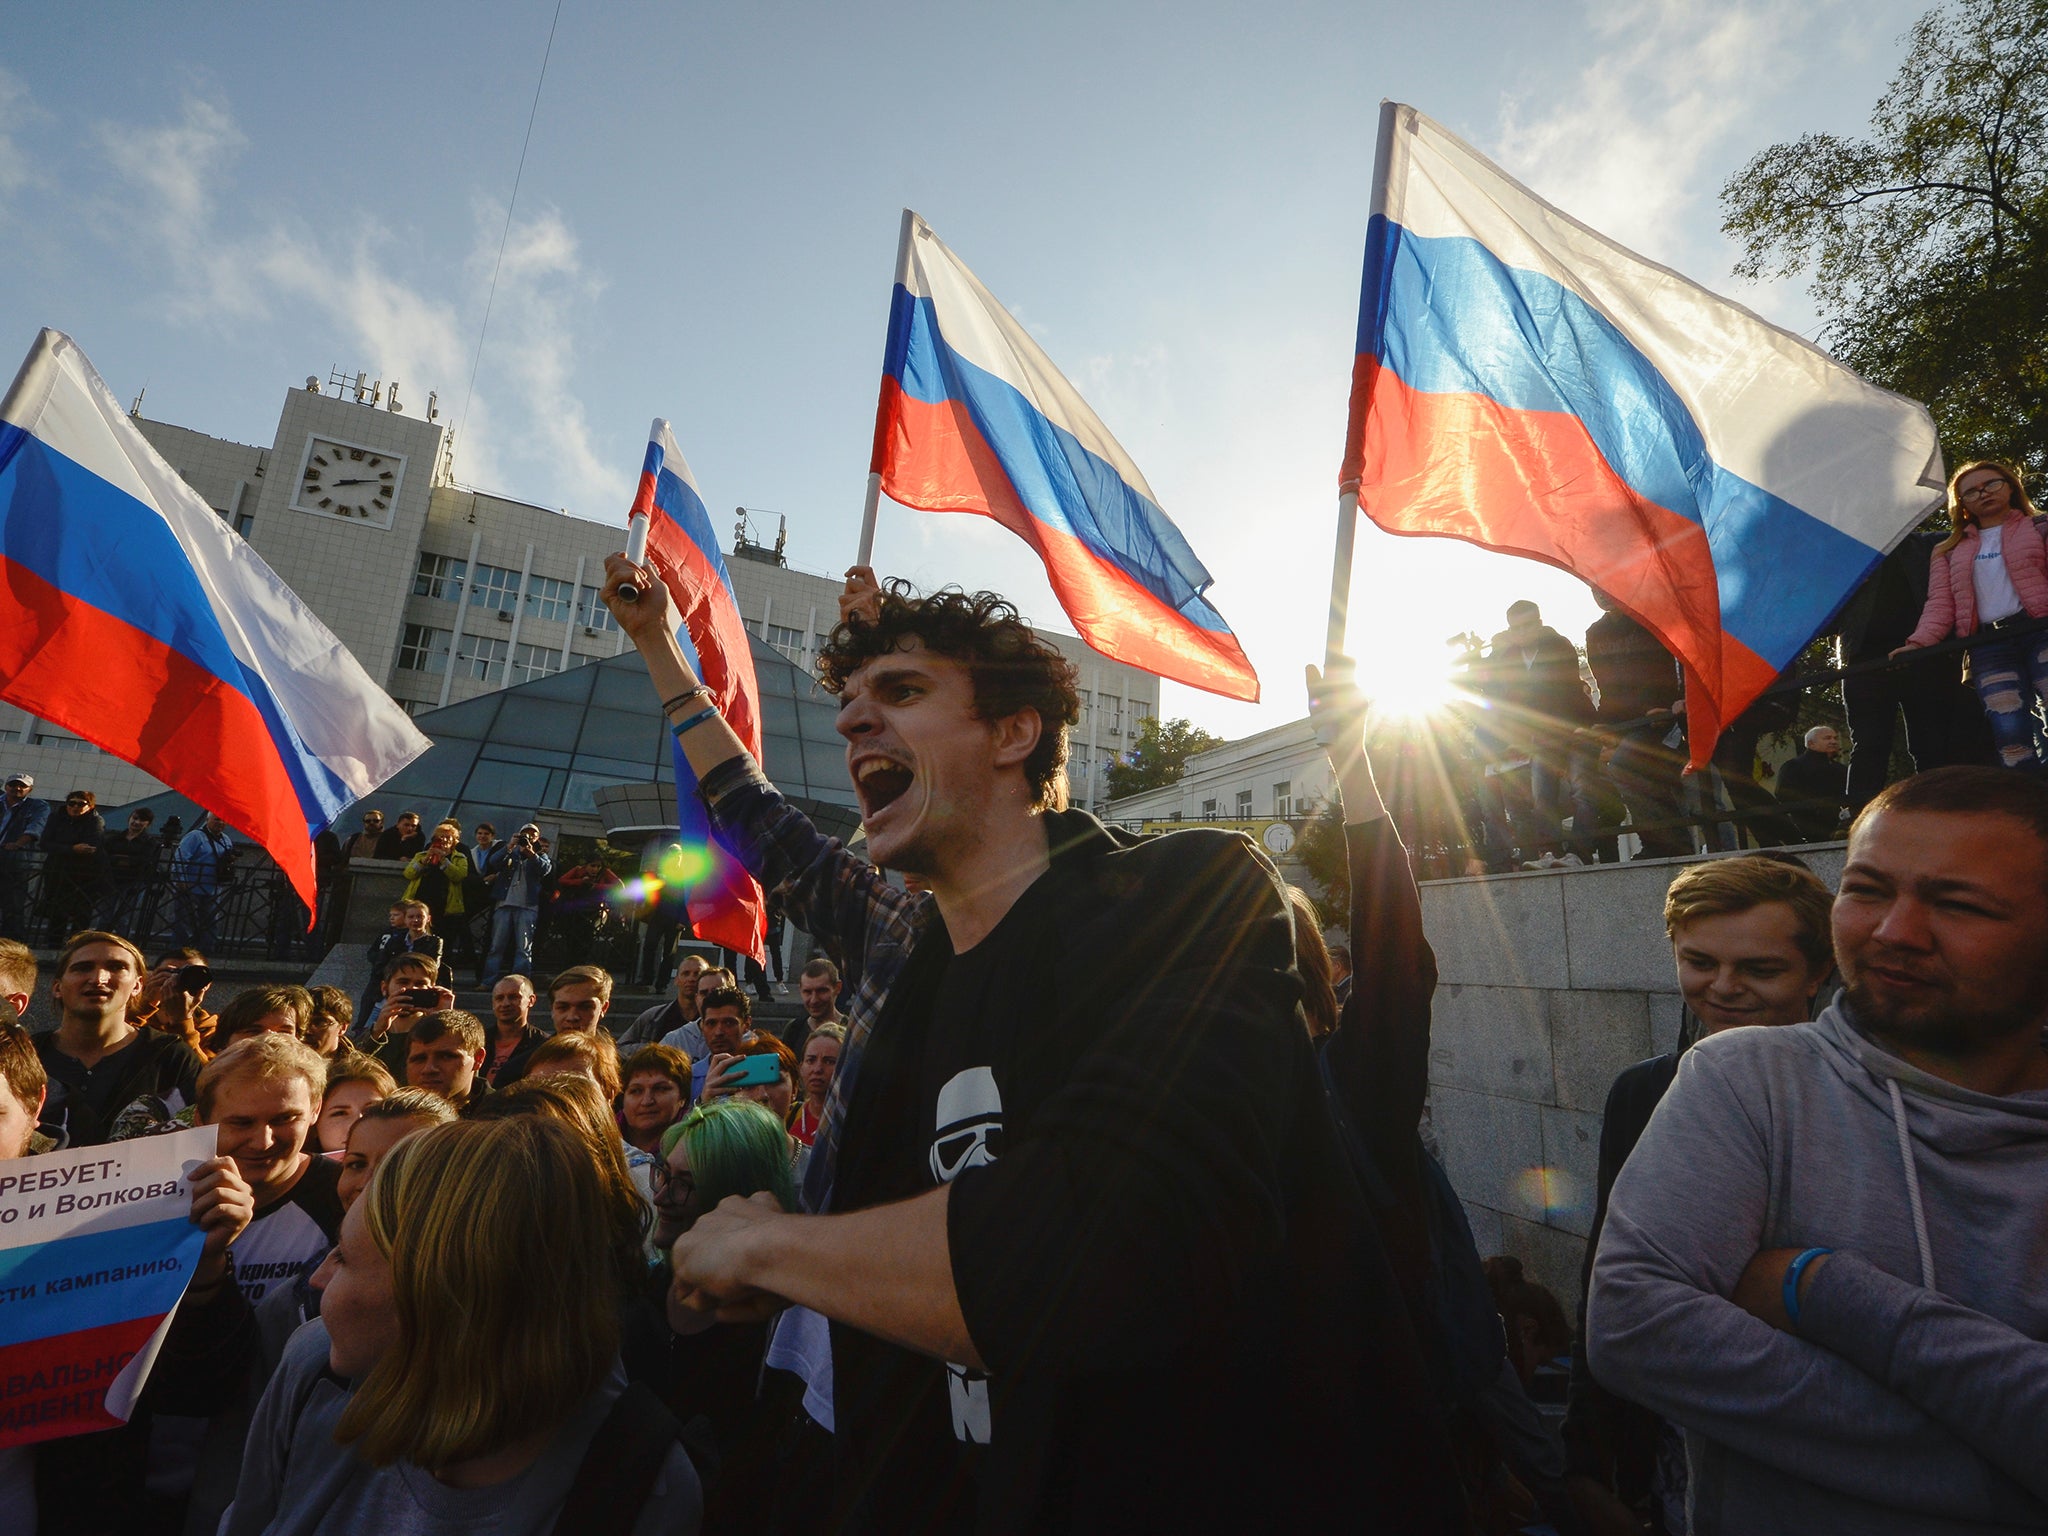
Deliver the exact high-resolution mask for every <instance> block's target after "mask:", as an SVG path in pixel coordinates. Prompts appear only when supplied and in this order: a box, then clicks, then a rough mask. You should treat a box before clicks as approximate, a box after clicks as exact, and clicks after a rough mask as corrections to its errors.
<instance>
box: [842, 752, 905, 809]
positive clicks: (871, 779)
mask: <svg viewBox="0 0 2048 1536" xmlns="http://www.w3.org/2000/svg"><path fill="white" fill-rule="evenodd" d="M914 777H915V776H914V775H913V774H912V773H911V771H910V770H909V769H908V768H905V767H903V766H902V765H901V764H898V763H891V762H887V761H884V760H883V759H881V758H879V757H872V758H869V759H868V760H867V761H866V762H865V763H862V764H861V766H860V772H859V775H858V777H857V778H856V779H855V781H854V788H855V789H856V790H857V791H858V792H859V794H860V809H861V815H862V817H863V818H864V819H865V818H868V817H872V816H874V815H876V814H877V813H879V812H881V811H884V810H886V809H887V808H888V807H890V806H891V805H894V804H895V803H896V802H897V801H898V800H900V799H902V798H903V795H904V793H905V791H907V790H908V789H909V788H910V786H911V783H912V781H913V779H914Z"/></svg>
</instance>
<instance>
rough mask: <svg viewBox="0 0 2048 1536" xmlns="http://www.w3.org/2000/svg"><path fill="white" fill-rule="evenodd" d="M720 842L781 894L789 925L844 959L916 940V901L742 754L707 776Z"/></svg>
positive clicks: (706, 797)
mask: <svg viewBox="0 0 2048 1536" xmlns="http://www.w3.org/2000/svg"><path fill="white" fill-rule="evenodd" d="M698 794H699V796H700V797H701V798H702V799H703V801H704V805H705V808H706V809H707V810H708V811H709V812H710V814H711V826H712V829H713V830H714V831H715V832H716V833H717V834H718V839H719V841H720V842H721V843H722V844H724V846H725V847H726V848H728V849H730V850H731V851H732V853H733V855H734V856H735V857H736V858H737V859H738V860H739V861H740V863H741V864H743V865H745V866H746V870H747V873H749V874H750V875H752V876H753V877H754V878H755V879H756V880H758V881H760V882H761V888H762V889H763V890H764V891H773V890H777V889H780V890H781V891H782V893H783V899H784V902H785V904H786V906H787V908H788V912H789V918H790V921H792V922H794V923H795V924H796V925H797V926H798V927H799V928H801V929H803V930H804V931H805V932H806V933H808V934H810V935H811V936H812V937H813V938H815V939H817V940H819V941H820V942H823V943H828V944H830V945H835V946H837V947H838V948H839V950H840V952H841V953H842V954H846V955H857V954H865V953H866V951H867V948H868V938H869V935H870V933H872V932H874V931H876V930H881V931H884V932H888V931H899V936H902V937H907V936H908V934H909V932H910V927H909V923H908V913H909V909H910V907H911V905H912V899H911V897H910V896H909V895H908V894H907V893H906V892H903V891H900V890H898V889H896V887H894V886H892V885H890V884H889V882H888V881H887V880H885V879H883V878H882V873H881V871H880V870H878V869H876V868H875V867H874V865H872V864H870V863H868V862H867V861H866V860H864V859H858V858H855V857H854V856H853V855H852V854H850V853H848V852H847V851H846V848H845V846H844V845H843V844H842V843H841V842H840V841H839V839H837V838H836V837H826V836H825V835H824V834H823V833H822V832H820V831H819V830H818V829H817V828H816V827H814V826H812V825H811V819H810V818H809V817H808V816H806V815H804V813H803V812H802V811H800V810H798V809H797V808H796V807H795V806H793V805H791V804H790V803H789V802H788V801H787V800H785V799H784V798H783V797H782V792H781V791H780V790H778V789H776V787H775V786H774V785H773V784H771V783H769V782H768V779H767V776H766V775H765V774H763V773H762V772H761V767H760V764H758V763H756V762H755V761H754V760H753V758H752V757H749V756H747V755H746V754H745V753H742V754H741V755H740V756H738V757H735V758H731V759H729V760H728V761H726V762H723V763H721V764H719V765H718V767H716V768H714V769H712V770H711V772H710V773H708V774H706V775H705V776H704V781H703V783H702V785H701V786H700V787H699V789H698Z"/></svg>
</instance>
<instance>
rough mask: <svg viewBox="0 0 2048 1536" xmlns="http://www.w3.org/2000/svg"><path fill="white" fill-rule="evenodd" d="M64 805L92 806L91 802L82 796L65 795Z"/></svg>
mask: <svg viewBox="0 0 2048 1536" xmlns="http://www.w3.org/2000/svg"><path fill="white" fill-rule="evenodd" d="M64 803H65V804H66V805H91V804H92V802H91V801H90V800H88V799H86V798H85V796H83V795H67V796H65V798H64Z"/></svg>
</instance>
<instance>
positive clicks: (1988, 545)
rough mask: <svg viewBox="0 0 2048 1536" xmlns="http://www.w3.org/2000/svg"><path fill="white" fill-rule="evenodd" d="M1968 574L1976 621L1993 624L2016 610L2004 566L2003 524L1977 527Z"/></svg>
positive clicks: (2017, 602) (2015, 598)
mask: <svg viewBox="0 0 2048 1536" xmlns="http://www.w3.org/2000/svg"><path fill="white" fill-rule="evenodd" d="M1970 576H1971V579H1972V580H1974V581H1975V582H1976V585H1977V622H1978V623H1979V624H1996V623H1997V622H1998V621H1999V620H2000V619H2009V618H2011V617H2012V616H2013V615H2014V614H2016V613H2018V612H2019V611H2020V595H2019V593H2018V592H2016V591H2014V590H2013V585H2012V572H2010V571H2008V570H2007V569H2006V568H2005V524H2003V523H2000V524H1999V525H1998V526H1997V527H1996V528H1979V529H1978V530H1977V558H1976V559H1975V560H1974V561H1972V562H1971V564H1970Z"/></svg>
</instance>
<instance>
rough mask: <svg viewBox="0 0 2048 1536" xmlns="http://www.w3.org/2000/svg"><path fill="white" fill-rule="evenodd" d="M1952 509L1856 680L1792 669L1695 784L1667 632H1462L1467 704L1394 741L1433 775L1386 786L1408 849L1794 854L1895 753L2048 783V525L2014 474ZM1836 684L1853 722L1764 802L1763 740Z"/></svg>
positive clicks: (1906, 561)
mask: <svg viewBox="0 0 2048 1536" xmlns="http://www.w3.org/2000/svg"><path fill="white" fill-rule="evenodd" d="M1948 510H1949V524H1950V531H1949V532H1948V533H1947V534H1946V535H1941V534H1936V533H1915V534H1912V535H1910V536H1909V537H1907V538H1906V539H1905V540H1904V541H1903V542H1901V543H1900V544H1899V546H1898V547H1897V548H1896V549H1894V550H1893V551H1892V553H1891V554H1890V555H1889V556H1888V557H1886V559H1885V560H1884V561H1883V562H1882V564H1881V565H1879V567H1878V568H1877V569H1876V570H1875V571H1874V572H1873V573H1872V574H1871V576H1870V577H1869V578H1868V580H1867V581H1866V582H1865V583H1864V584H1863V586H1862V587H1861V588H1860V589H1859V590H1858V592H1857V593H1856V594H1855V596H1854V597H1852V598H1851V599H1850V601H1849V602H1848V604H1847V605H1845V607H1844V608H1843V610H1842V612H1841V613H1840V614H1839V615H1837V617H1836V619H1835V622H1834V624H1833V626H1832V627H1831V631H1830V633H1831V635H1832V637H1833V639H1834V641H1835V650H1836V659H1837V662H1838V666H1837V667H1836V668H1834V669H1830V670H1828V671H1827V672H1826V673H1825V674H1824V675H1822V676H1819V677H1811V676H1806V675H1803V674H1802V671H1801V669H1800V667H1799V665H1798V664H1797V663H1795V665H1794V667H1792V668H1788V669H1787V671H1786V673H1785V674H1783V675H1782V676H1781V677H1780V678H1779V679H1778V686H1774V688H1773V689H1772V690H1771V691H1770V692H1767V693H1766V694H1765V695H1764V697H1763V698H1761V699H1759V700H1758V701H1757V702H1756V703H1755V704H1753V705H1751V706H1750V707H1749V708H1748V709H1747V710H1745V711H1744V712H1743V713H1742V714H1741V715H1739V716H1737V717H1736V719H1735V720H1733V721H1732V722H1729V723H1728V725H1727V727H1726V728H1725V729H1724V730H1723V731H1722V732H1721V734H1720V735H1719V736H1718V737H1717V738H1716V741H1715V745H1714V749H1713V752H1712V754H1711V762H1710V767H1709V771H1708V772H1706V773H1701V774H1691V773H1687V772H1686V771H1685V770H1686V764H1687V761H1688V756H1689V753H1690V742H1689V739H1688V736H1687V726H1688V717H1687V713H1686V707H1685V679H1684V674H1683V670H1682V669H1681V668H1680V666H1679V664H1678V662H1677V660H1676V659H1675V658H1674V657H1673V656H1672V654H1671V652H1670V651H1668V650H1667V649H1666V648H1665V647H1664V645H1663V644H1662V643H1661V642H1660V641H1659V640H1658V639H1657V638H1656V636H1654V635H1653V634H1651V633H1650V631H1649V630H1647V629H1646V628H1644V627H1643V625H1642V624H1641V623H1639V622H1638V621H1637V620H1636V619H1634V618H1633V617H1631V616H1630V615H1629V614H1627V613H1625V612H1623V611H1622V610H1621V608H1620V607H1619V605H1617V604H1616V602H1615V601H1614V599H1613V598H1611V597H1610V596H1609V595H1608V594H1606V593H1603V592H1598V591H1596V592H1595V593H1594V597H1595V598H1596V600H1597V601H1598V603H1599V606H1600V608H1601V609H1602V613H1601V617H1600V618H1599V619H1597V620H1596V621H1595V622H1594V623H1593V624H1592V626H1591V627H1590V628H1588V630H1587V631H1586V634H1585V639H1584V644H1583V647H1581V646H1577V645H1574V644H1573V643H1572V641H1571V640H1570V639H1569V638H1568V637H1566V636H1564V635H1562V634H1560V633H1558V631H1556V630H1555V629H1552V628H1550V627H1549V626H1547V625H1545V624H1544V623H1543V619H1542V614H1541V612H1540V610H1539V609H1538V608H1537V606H1536V605H1535V604H1534V603H1530V602H1518V603H1515V604H1514V605H1512V606H1511V607H1510V608H1509V609H1508V612H1507V619H1508V627H1507V628H1506V629H1505V630H1502V631H1501V632H1500V633H1499V634H1496V635H1495V636H1494V637H1493V638H1492V641H1491V643H1490V644H1486V645H1482V644H1481V643H1480V641H1479V637H1478V636H1476V635H1469V636H1465V637H1462V640H1461V646H1462V654H1461V657H1460V660H1459V662H1458V664H1457V667H1456V671H1457V673H1458V680H1459V685H1460V688H1459V699H1460V702H1459V705H1458V707H1457V708H1455V709H1454V710H1452V711H1451V712H1449V714H1448V715H1446V716H1439V717H1436V718H1432V719H1426V720H1422V721H1408V722H1405V723H1402V724H1400V725H1398V726H1396V727H1393V729H1394V730H1396V731H1397V732H1398V733H1399V734H1400V735H1402V736H1405V738H1406V740H1405V741H1403V742H1401V743H1400V745H1399V746H1395V745H1394V744H1392V743H1390V744H1389V747H1390V752H1389V755H1390V757H1391V756H1392V755H1393V754H1394V753H1397V752H1399V751H1400V750H1401V748H1402V747H1405V748H1406V750H1407V752H1408V753H1409V754H1411V755H1413V756H1414V757H1416V758H1417V759H1418V763H1417V765H1416V767H1415V768H1414V769H1412V770H1411V771H1408V772H1396V773H1395V774H1394V775H1391V776H1390V777H1391V779H1392V782H1390V784H1389V786H1388V787H1389V791H1390V794H1389V799H1390V803H1392V804H1393V806H1394V813H1395V815H1396V818H1397V820H1399V821H1400V822H1401V824H1402V826H1403V829H1404V832H1406V833H1407V834H1408V840H1409V843H1410V846H1411V849H1414V850H1415V851H1416V853H1417V856H1418V858H1420V859H1423V860H1425V861H1426V868H1427V869H1428V870H1429V872H1431V873H1436V874H1459V873H1464V874H1481V873H1501V872H1505V871H1508V870H1513V869H1519V868H1549V867H1552V866H1555V865H1558V864H1565V865H1580V864H1591V863H1595V862H1600V863H1613V862H1615V861H1616V859H1617V858H1618V857H1619V856H1620V853H1621V847H1620V839H1621V838H1622V837H1624V836H1628V837H1633V838H1634V839H1635V840H1636V845H1637V851H1638V853H1639V854H1640V855H1641V856H1644V857H1683V856H1690V855H1692V854H1694V853H1696V852H1700V851H1706V850H1720V851H1729V852H1732V851H1737V850H1740V849H1743V848H1770V847H1785V846H1791V845H1797V844H1801V843H1810V842H1824V841H1829V840H1831V839H1835V838H1838V837H1840V836H1841V835H1842V834H1843V833H1844V832H1845V831H1846V829H1847V827H1848V824H1849V821H1850V820H1851V819H1852V818H1853V817H1854V816H1855V814H1856V813H1857V812H1858V811H1860V810H1861V809H1862V808H1863V807H1864V806H1866V805H1868V804H1869V803H1870V802H1871V800H1872V799H1873V798H1874V797H1875V796H1876V794H1877V792H1878V791H1879V790H1880V789H1882V788H1883V787H1884V786H1885V784H1886V783H1887V782H1889V781H1890V780H1891V779H1892V778H1894V777H1896V776H1897V775H1896V772H1895V769H1894V747H1895V744H1897V745H1899V746H1900V747H1901V749H1902V755H1903V760H1904V764H1905V765H1906V767H1907V770H1908V771H1913V772H1925V771H1927V770H1929V769H1933V768H1940V767H1945V766H1947V765H1949V764H1953V763H1975V762H1981V763H1997V764H2000V765H2002V766H2005V767H2008V768H2016V769H2023V770H2025V771H2029V772H2042V771H2044V769H2048V730H2044V728H2043V724H2042V721H2041V719H2040V711H2039V701H2040V700H2042V699H2043V698H2048V626H2044V625H2039V624H2036V623H2034V622H2033V621H2036V620H2042V619H2048V543H2044V532H2048V520H2044V519H2043V518H2042V517H2041V516H2040V514H2039V512H2038V510H2037V509H2036V508H2035V507H2034V505H2033V502H2032V501H2031V499H2030V498H2029V497H2028V495H2027V491H2026V482H2025V478H2024V476H2023V475H2022V474H2021V472H2020V471H2019V469H2018V468H2017V467H2016V466H2014V465H2011V464H2008V463H2005V462H2003V461H1979V462H1974V463H1970V464H1966V465H1964V466H1963V467H1962V468H1961V469H1959V470H1958V471H1956V473H1955V474H1954V476H1952V477H1951V480H1950V484H1949V496H1948ZM2008 535H2010V541H2009V542H2008ZM1945 642H1952V643H1945ZM1918 651H1929V652H1930V654H1928V655H1925V656H1916V655H1915V654H1914V653H1915V652H1918ZM1820 684H1838V686H1839V689H1840V701H1839V702H1840V708H1839V710H1838V711H1835V712H1834V718H1833V720H1832V721H1817V722H1815V723H1812V724H1811V725H1809V726H1808V727H1807V728H1806V729H1804V730H1803V731H1801V732H1800V733H1799V741H1798V749H1797V751H1796V752H1795V753H1794V754H1793V755H1792V756H1790V757H1789V758H1788V759H1787V760H1786V761H1784V762H1782V763H1780V764H1779V765H1778V766H1777V768H1776V770H1775V776H1774V783H1773V787H1772V788H1770V789H1767V788H1765V787H1764V781H1765V780H1770V779H1773V770H1772V768H1771V767H1770V765H1769V764H1768V763H1767V762H1765V761H1764V760H1763V755H1762V754H1761V753H1760V751H1759V747H1760V744H1761V743H1762V742H1764V741H1765V740H1766V739H1768V738H1773V737H1779V736H1782V735H1783V734H1784V733H1786V732H1787V731H1789V730H1791V729H1792V728H1793V727H1795V725H1796V724H1797V722H1798V719H1799V717H1800V712H1801V711H1800V699H1801V690H1802V689H1804V688H1809V687H1813V686H1817V685H1820ZM1809 718H1810V717H1809ZM1901 723H1903V725H1904V735H1903V737H1901V736H1900V734H1899V727H1900V725H1901ZM1845 735H1846V741H1845V739H1844V737H1845ZM1845 746H1846V748H1847V749H1848V751H1847V756H1846V759H1845V757H1844V749H1845Z"/></svg>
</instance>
